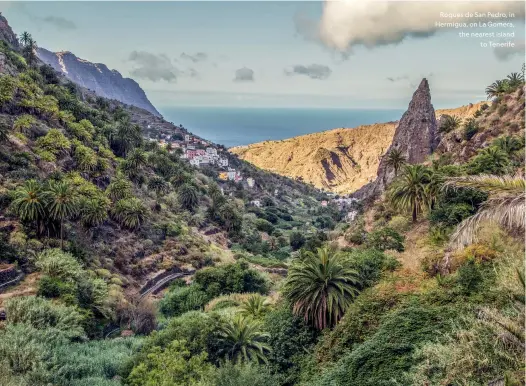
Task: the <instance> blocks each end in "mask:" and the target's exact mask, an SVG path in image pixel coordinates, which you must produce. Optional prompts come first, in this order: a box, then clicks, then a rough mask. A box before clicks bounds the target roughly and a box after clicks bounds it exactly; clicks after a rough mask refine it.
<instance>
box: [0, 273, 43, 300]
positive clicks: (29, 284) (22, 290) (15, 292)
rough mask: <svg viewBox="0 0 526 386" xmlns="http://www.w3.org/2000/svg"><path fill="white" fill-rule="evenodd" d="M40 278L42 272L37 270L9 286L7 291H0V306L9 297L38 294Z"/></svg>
mask: <svg viewBox="0 0 526 386" xmlns="http://www.w3.org/2000/svg"><path fill="white" fill-rule="evenodd" d="M39 280H40V273H38V272H35V273H31V274H29V275H27V276H26V277H25V278H24V279H23V280H22V281H21V282H20V283H18V284H17V285H16V286H13V287H11V288H9V290H8V291H7V292H3V293H0V307H2V304H3V302H4V301H6V300H7V299H11V298H14V297H17V296H30V295H36V293H37V291H38V281H39Z"/></svg>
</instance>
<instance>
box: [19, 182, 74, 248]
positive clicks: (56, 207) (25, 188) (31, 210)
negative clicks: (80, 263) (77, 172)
mask: <svg viewBox="0 0 526 386" xmlns="http://www.w3.org/2000/svg"><path fill="white" fill-rule="evenodd" d="M11 208H12V210H13V211H14V212H15V213H16V214H17V215H18V217H19V218H20V219H21V220H22V221H28V222H34V223H36V224H37V228H38V231H39V232H42V231H43V228H44V227H45V226H47V230H48V231H49V230H50V229H51V228H52V225H53V224H52V223H53V221H58V222H59V224H60V240H61V244H62V243H63V239H64V233H63V225H64V221H65V220H67V219H68V218H71V217H73V216H74V215H76V214H77V213H78V210H79V200H78V195H76V194H75V193H74V191H73V188H72V186H71V185H70V184H68V183H67V182H62V181H58V182H57V181H50V182H49V183H47V184H46V185H42V184H40V183H38V182H37V181H35V180H29V181H27V182H26V183H25V184H24V185H22V186H20V187H19V188H18V189H16V190H15V191H14V194H13V201H12V203H11ZM49 220H52V221H51V223H50V221H49Z"/></svg>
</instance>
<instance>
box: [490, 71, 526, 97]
mask: <svg viewBox="0 0 526 386" xmlns="http://www.w3.org/2000/svg"><path fill="white" fill-rule="evenodd" d="M522 86H524V72H513V73H511V74H510V75H508V76H507V77H506V79H499V80H496V81H495V82H493V83H492V84H490V85H489V86H488V87H486V95H487V96H488V99H494V98H498V97H499V96H502V95H504V94H506V93H508V92H511V91H514V90H516V89H517V88H519V87H522Z"/></svg>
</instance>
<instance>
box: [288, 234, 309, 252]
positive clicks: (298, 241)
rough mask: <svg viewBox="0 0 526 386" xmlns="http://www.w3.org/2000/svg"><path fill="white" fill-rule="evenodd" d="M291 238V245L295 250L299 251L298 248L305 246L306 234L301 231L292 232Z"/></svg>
mask: <svg viewBox="0 0 526 386" xmlns="http://www.w3.org/2000/svg"><path fill="white" fill-rule="evenodd" d="M289 239H290V246H291V247H292V250H293V251H297V250H298V249H300V248H301V247H303V245H305V241H306V240H305V236H303V234H301V233H299V232H293V233H291V234H290V237H289Z"/></svg>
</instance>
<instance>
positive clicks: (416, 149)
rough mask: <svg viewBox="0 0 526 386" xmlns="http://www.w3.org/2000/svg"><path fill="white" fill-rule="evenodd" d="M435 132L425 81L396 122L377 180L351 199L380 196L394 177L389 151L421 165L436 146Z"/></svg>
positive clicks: (433, 113) (379, 167)
mask: <svg viewBox="0 0 526 386" xmlns="http://www.w3.org/2000/svg"><path fill="white" fill-rule="evenodd" d="M437 133H438V130H437V121H436V116H435V109H434V108H433V105H432V104H431V93H430V91H429V83H428V82H427V79H425V78H424V79H422V82H421V83H420V85H419V86H418V88H417V90H416V91H415V93H414V94H413V98H412V99H411V102H410V103H409V107H408V109H407V111H406V112H405V113H404V115H402V119H400V122H399V123H398V127H397V128H396V130H395V134H394V137H393V142H392V144H391V146H389V148H388V149H387V151H386V152H385V154H384V155H383V157H382V159H381V161H380V165H379V166H378V173H377V177H376V180H375V181H373V182H371V183H369V184H367V185H365V186H364V187H362V188H361V189H359V190H358V191H356V192H355V193H354V194H353V196H354V197H356V198H360V199H364V198H368V197H371V196H376V195H378V194H381V193H383V192H384V191H385V188H386V186H387V185H388V184H389V183H390V182H391V181H392V180H393V179H394V177H395V174H394V169H393V168H392V167H390V166H389V165H388V164H387V155H388V154H389V152H390V151H391V150H393V149H398V150H400V151H401V152H402V154H404V156H405V158H406V160H407V162H408V163H410V164H417V163H421V162H424V161H425V159H426V157H427V156H428V155H429V154H431V153H432V152H433V150H434V149H435V148H436V146H437V145H438V136H437Z"/></svg>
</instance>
